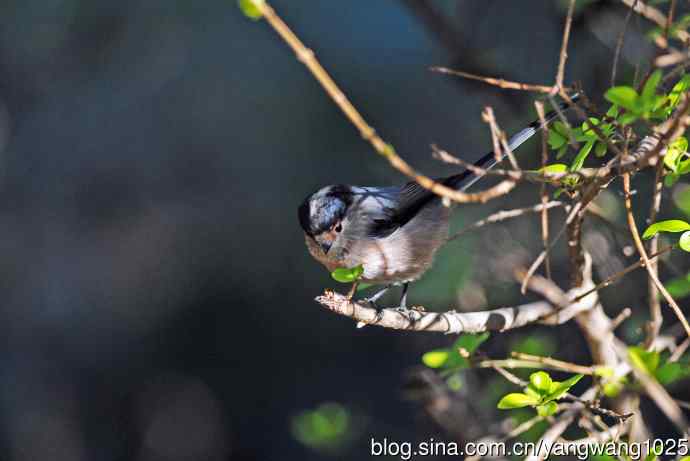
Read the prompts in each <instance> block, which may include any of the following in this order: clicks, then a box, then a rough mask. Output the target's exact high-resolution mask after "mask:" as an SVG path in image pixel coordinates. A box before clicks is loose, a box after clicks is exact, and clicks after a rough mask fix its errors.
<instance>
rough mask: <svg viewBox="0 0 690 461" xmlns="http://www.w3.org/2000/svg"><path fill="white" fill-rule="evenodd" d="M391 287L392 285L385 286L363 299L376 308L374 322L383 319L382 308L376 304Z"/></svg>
mask: <svg viewBox="0 0 690 461" xmlns="http://www.w3.org/2000/svg"><path fill="white" fill-rule="evenodd" d="M390 287H391V285H386V286H385V287H383V288H382V289H380V290H379V291H377V292H376V293H374V295H373V296H371V297H369V298H364V299H363V301H365V302H367V303H369V304H370V305H371V307H373V308H374V309H376V317H375V318H374V321H373V322H372V323H377V322H378V321H379V320H381V309H380V308H379V306H378V305H377V304H376V301H378V300H379V299H380V298H381V296H383V295H385V294H386V292H387V291H388V290H389V289H390Z"/></svg>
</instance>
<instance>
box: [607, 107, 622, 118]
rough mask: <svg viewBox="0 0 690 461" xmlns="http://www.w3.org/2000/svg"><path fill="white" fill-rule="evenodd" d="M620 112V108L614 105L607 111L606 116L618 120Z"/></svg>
mask: <svg viewBox="0 0 690 461" xmlns="http://www.w3.org/2000/svg"><path fill="white" fill-rule="evenodd" d="M618 112H619V111H618V106H617V105H615V104H614V105H612V106H611V107H609V110H607V111H606V115H607V116H608V117H611V118H618Z"/></svg>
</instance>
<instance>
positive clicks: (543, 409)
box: [537, 402, 558, 418]
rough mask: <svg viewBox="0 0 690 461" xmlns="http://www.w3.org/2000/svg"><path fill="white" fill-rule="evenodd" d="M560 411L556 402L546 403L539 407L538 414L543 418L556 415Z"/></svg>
mask: <svg viewBox="0 0 690 461" xmlns="http://www.w3.org/2000/svg"><path fill="white" fill-rule="evenodd" d="M557 411H558V404H557V403H556V402H546V403H545V404H543V405H539V406H537V414H538V415H539V416H541V417H542V418H546V417H547V416H551V415H554V414H556V412H557Z"/></svg>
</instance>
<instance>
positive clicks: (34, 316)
mask: <svg viewBox="0 0 690 461" xmlns="http://www.w3.org/2000/svg"><path fill="white" fill-rule="evenodd" d="M273 5H274V7H275V8H276V10H277V11H278V13H279V14H281V15H282V16H283V18H284V19H285V20H286V22H287V23H288V24H289V25H290V26H291V27H292V28H293V29H294V30H295V31H296V32H297V34H298V35H299V36H300V37H301V38H302V39H303V40H304V41H305V43H306V44H307V45H308V46H310V47H311V48H313V49H314V50H315V52H316V53H317V56H318V57H319V58H320V59H321V61H322V63H323V64H324V66H325V67H326V68H327V69H328V70H329V71H330V72H331V73H332V75H333V77H334V78H335V79H336V81H338V82H339V83H340V84H341V85H342V88H343V90H344V91H345V92H346V93H347V94H348V95H349V97H350V98H351V100H352V101H353V102H354V104H355V105H356V106H357V107H358V108H359V109H360V110H361V111H362V113H363V115H364V116H365V118H366V119H367V120H368V121H369V122H370V123H371V124H372V125H373V126H374V127H376V129H377V131H378V132H379V133H380V134H381V135H382V136H383V137H384V139H386V140H387V141H389V142H391V143H392V144H393V145H394V146H395V147H396V149H397V151H398V152H399V153H400V154H401V155H402V156H403V157H404V158H405V159H407V160H408V161H409V162H411V163H412V164H413V165H414V166H416V167H418V168H420V169H421V170H422V171H424V172H426V173H428V174H432V175H433V174H444V173H448V172H450V171H453V168H452V167H450V166H448V165H443V164H441V163H439V162H438V161H436V160H434V159H432V157H431V155H430V148H429V145H430V143H437V144H439V145H440V146H441V147H443V148H445V149H448V150H449V151H450V152H453V153H455V154H457V155H459V156H461V157H463V158H465V159H467V160H474V159H476V158H478V156H479V155H481V154H483V153H484V152H485V151H487V150H488V149H489V147H490V135H489V130H488V128H487V127H486V125H485V124H484V123H483V122H482V121H481V117H480V114H481V110H482V108H483V107H484V106H487V105H490V106H492V107H493V108H494V110H495V112H496V114H497V118H498V121H499V123H500V124H501V126H502V128H504V129H506V130H507V131H508V132H512V131H515V130H517V129H519V128H521V127H522V126H523V125H525V124H526V123H528V122H530V121H531V120H532V119H533V118H534V117H535V111H534V109H533V104H532V103H533V100H534V98H533V96H531V95H529V94H526V93H523V92H516V91H508V90H499V89H497V88H494V87H490V86H486V85H483V84H479V83H476V82H472V81H467V80H460V79H456V78H453V77H448V76H443V75H439V74H434V73H431V72H430V71H429V70H428V68H429V67H430V66H434V65H446V66H450V67H453V68H457V69H460V70H464V71H468V72H474V73H479V74H483V75H491V76H500V77H503V78H506V79H510V80H518V81H525V82H532V83H544V84H550V83H551V82H552V81H553V78H554V75H555V70H556V66H557V60H558V52H559V48H560V43H561V34H562V27H563V23H564V18H565V11H566V7H567V2H566V1H553V0H544V1H530V2H516V1H512V2H509V1H497V0H485V1H482V2H478V1H471V0H462V1H450V0H447V1H424V0H407V1H393V0H378V1H375V2H372V1H366V0H356V1H348V2H321V1H301V2H289V1H287V0H275V1H274V2H273ZM625 15H626V10H625V9H624V8H622V7H621V6H620V5H619V4H618V3H617V2H613V1H611V2H606V1H584V2H583V1H580V2H578V4H577V10H576V14H575V19H574V23H573V32H572V36H571V46H570V49H569V60H568V65H567V74H566V75H567V80H568V81H570V82H572V81H580V82H581V83H582V85H583V87H584V88H585V89H586V90H587V91H588V93H589V94H590V95H594V96H595V99H596V96H597V95H601V93H602V91H603V90H605V89H606V88H608V86H610V73H611V64H612V59H613V53H614V48H615V43H616V40H617V37H618V34H619V33H620V31H621V29H622V27H623V21H624V19H625ZM0 18H1V19H0V172H1V176H0V177H1V180H2V183H1V184H2V186H1V189H0V217H1V221H0V248H1V250H2V251H1V254H2V257H1V258H0V265H1V266H0V269H1V275H2V276H1V277H0V286H1V287H2V293H3V302H2V304H1V306H2V307H1V308H0V337H1V338H2V340H1V341H0V459H3V460H36V459H51V460H73V461H79V460H96V459H97V460H225V459H233V460H234V459H238V460H239V459H321V458H323V457H335V458H338V459H353V460H354V459H361V458H363V457H366V456H367V454H368V441H369V439H370V438H371V437H376V438H378V439H383V438H384V437H387V438H388V439H389V440H390V439H394V440H420V439H421V440H425V439H428V438H430V437H436V438H438V439H443V438H444V437H448V435H447V432H444V430H443V428H441V427H439V425H437V424H436V422H435V421H433V418H429V416H428V414H426V412H425V411H424V409H423V407H424V405H420V404H419V403H418V402H415V401H414V400H410V399H409V398H406V395H407V394H406V393H405V392H404V391H403V389H404V387H405V386H404V383H405V382H406V379H408V378H406V376H408V377H409V374H410V373H414V370H415V367H418V366H419V365H420V356H421V354H422V353H423V352H425V351H427V350H429V349H432V348H434V347H442V346H447V345H448V344H450V343H451V341H452V340H453V338H447V337H443V336H441V335H431V334H428V335H422V334H406V333H398V332H393V331H388V330H383V329H379V328H375V327H367V328H364V329H355V328H354V324H353V322H352V321H350V320H349V319H345V318H342V317H338V316H335V315H333V314H331V313H329V312H327V311H326V310H324V309H322V308H320V307H319V306H318V305H317V304H316V303H315V302H314V301H313V298H314V297H315V296H316V295H318V294H319V293H320V292H321V291H322V290H323V289H324V288H325V287H334V286H335V285H336V282H334V281H333V280H332V279H331V278H330V276H329V274H328V273H327V272H326V271H325V270H324V269H323V268H322V267H321V266H319V265H318V264H317V263H316V262H315V261H313V260H312V259H311V258H310V257H309V256H308V254H307V252H306V249H305V247H304V243H303V237H302V233H301V230H300V228H299V226H298V223H297V219H296V208H297V205H298V204H299V203H300V201H301V200H302V199H303V198H304V197H305V196H306V195H307V194H309V193H311V192H312V191H313V190H315V189H316V188H318V187H320V186H322V185H326V184H329V183H339V182H342V183H352V184H380V185H384V184H394V183H401V182H404V181H405V178H403V177H402V176H401V175H400V174H399V173H397V172H396V171H394V170H392V169H391V168H390V167H389V166H388V164H387V163H386V162H385V161H384V160H382V159H381V158H380V157H378V156H377V155H375V154H374V153H373V151H372V149H371V148H370V146H369V145H368V144H367V143H366V142H364V141H363V140H362V139H361V138H360V137H359V136H358V134H357V132H356V131H355V130H354V129H353V127H352V126H351V125H350V124H349V123H348V122H347V121H346V119H345V118H344V117H343V116H342V114H341V113H340V112H339V110H338V109H337V108H336V107H335V106H334V105H333V104H332V102H331V101H330V100H329V99H328V98H327V97H326V96H325V95H324V93H323V91H322V90H321V89H320V88H319V87H318V86H317V84H316V83H315V82H314V80H313V79H312V77H311V76H310V75H309V74H308V72H307V71H306V69H305V68H304V67H303V66H302V65H301V64H300V63H298V61H297V60H296V59H295V58H294V56H293V54H292V53H291V52H290V51H289V50H288V49H287V47H286V46H285V45H284V44H283V43H282V42H281V41H280V40H279V39H278V38H277V36H276V35H275V33H274V32H273V31H272V30H271V29H270V28H269V27H268V26H267V24H265V23H254V22H252V21H250V20H249V19H247V18H246V17H244V16H243V15H242V13H241V12H240V10H239V9H238V8H237V4H236V2H235V1H234V0H227V1H215V0H208V1H205V2H192V1H180V0H175V1H171V0H166V1H163V0H123V1H119V2H110V1H85V0H43V1H39V0H4V1H3V2H2V3H1V4H0ZM650 28H651V27H650V26H649V25H648V24H646V23H643V22H642V21H641V20H639V19H638V18H637V17H632V19H631V21H630V25H629V32H628V35H627V37H626V41H625V46H624V47H623V52H622V55H621V61H620V68H619V72H618V75H619V81H628V82H631V81H632V79H633V75H634V70H635V66H636V65H637V64H638V62H641V63H642V64H643V65H646V63H647V62H648V60H649V58H650V56H652V53H653V49H652V47H651V46H650V45H649V42H648V41H647V40H646V39H645V37H644V34H645V33H646V32H647V31H648V30H649V29H650ZM643 70H644V66H643ZM537 146H538V144H537V142H532V143H531V144H529V145H527V146H525V148H523V149H521V150H520V152H519V158H520V160H521V161H522V165H524V166H535V165H537V164H538V159H539V155H540V154H539V149H538V147H537ZM615 194H616V192H615V190H612V191H611V192H607V193H606V194H605V195H604V197H603V202H605V203H603V205H602V206H603V207H604V209H606V210H607V213H609V214H610V216H611V217H612V219H614V220H615V219H618V220H620V218H621V215H620V209H619V208H617V207H619V205H618V204H617V197H616V195H615ZM607 197H608V200H607ZM537 201H538V189H537V188H534V187H527V186H523V187H520V188H519V189H518V191H517V192H516V194H514V195H512V196H511V197H510V199H508V200H502V201H497V202H492V203H490V204H488V205H484V206H466V207H464V208H463V210H462V211H461V212H460V213H457V214H456V221H455V222H454V226H455V227H456V228H459V227H462V226H463V225H464V224H468V223H471V222H472V220H475V219H478V218H480V217H482V216H485V215H488V214H489V213H490V212H492V211H495V210H498V209H501V208H509V207H515V206H520V205H529V204H532V203H536V202H537ZM647 206H648V205H647V204H646V203H645V204H644V209H646V207H647ZM668 209H669V213H677V211H676V210H675V209H674V208H673V205H670V204H669V205H668ZM558 213H559V212H558V211H555V212H554V216H557V215H558ZM595 224H596V223H593V224H591V225H589V227H588V234H587V241H588V245H590V246H593V247H594V248H595V250H596V254H597V255H599V258H598V260H597V261H596V262H597V270H598V271H599V272H598V276H599V277H600V276H602V274H604V275H606V274H608V273H611V272H613V271H615V270H618V269H620V268H621V267H623V266H624V265H625V264H627V263H629V262H630V261H631V260H630V259H626V257H625V255H624V254H623V252H622V251H621V249H622V247H623V246H624V245H627V244H628V243H627V242H625V241H622V242H620V241H618V240H617V238H616V235H615V232H613V231H611V230H610V229H608V228H600V226H597V225H595ZM540 245H541V240H540V237H539V225H538V219H537V218H536V217H530V218H523V219H521V220H519V221H514V222H510V223H505V224H501V225H497V226H494V227H487V228H484V229H482V231H481V232H478V233H475V234H468V235H467V236H465V237H463V239H462V240H461V241H459V242H457V243H453V244H451V245H449V246H448V247H447V248H445V249H444V250H443V251H442V254H441V255H440V257H439V260H438V262H437V264H436V265H435V267H434V269H433V270H432V271H430V272H429V273H428V275H427V276H426V277H425V279H424V280H422V281H421V282H419V283H418V284H417V285H415V286H413V288H412V291H411V295H410V296H411V298H410V301H411V302H412V303H413V304H424V305H425V306H427V307H430V308H436V309H445V308H449V307H453V308H458V309H477V308H485V307H487V306H491V307H495V306H499V305H502V304H508V303H515V302H521V300H522V301H524V299H525V298H524V297H521V296H520V295H519V291H518V287H517V286H516V285H515V283H514V281H513V280H512V273H511V271H512V268H513V267H515V266H516V265H517V264H529V262H531V258H533V257H535V256H536V254H537V253H538V251H539V248H540ZM562 253H563V252H562V248H560V249H559V251H558V252H556V254H555V255H554V260H553V267H554V273H555V274H556V279H557V280H558V281H560V282H562V283H565V281H566V280H567V275H568V274H567V272H565V266H564V265H563V264H562V262H563V254H562ZM635 277H637V278H635ZM631 280H637V281H639V282H642V281H643V280H644V278H643V277H642V276H641V275H640V274H637V275H635V276H633V277H632V279H631ZM626 283H632V282H626ZM644 286H645V284H644V283H637V285H636V286H635V287H636V288H632V289H626V290H624V291H621V290H618V292H617V293H611V292H607V293H604V299H605V300H607V302H608V303H607V309H608V310H609V311H610V313H611V315H615V314H616V313H618V312H619V311H620V310H621V309H623V308H624V307H627V306H633V307H634V306H638V307H639V306H640V305H641V303H643V302H644V299H645V296H646V293H645V291H644ZM337 288H341V289H343V290H344V289H345V287H342V286H340V287H337ZM638 289H639V291H636V290H638ZM393 301H394V298H391V302H393ZM636 312H638V313H639V314H640V316H639V319H638V320H635V318H633V319H632V320H629V321H628V322H627V323H626V327H625V328H627V329H628V330H629V331H630V335H632V336H633V337H634V335H639V325H640V324H641V322H642V321H644V319H645V317H644V316H645V315H646V310H645V309H644V308H639V309H637V310H636ZM636 322H637V323H636ZM508 347H522V348H524V349H525V350H530V351H537V352H541V353H546V354H555V355H557V356H558V357H560V358H563V359H566V360H575V361H578V362H580V363H587V362H588V360H589V357H588V353H587V350H586V346H585V344H584V342H583V340H582V339H581V338H580V335H579V332H578V330H577V328H576V327H575V326H574V325H572V324H570V325H566V326H562V327H559V328H557V329H544V328H540V327H531V328H526V329H523V330H518V331H515V332H511V333H509V334H506V335H500V336H495V337H493V338H491V339H490V340H489V342H488V343H487V344H486V350H487V351H489V353H493V354H495V355H496V356H499V357H500V356H505V353H506V351H507V350H508ZM501 354H502V355H501ZM411 370H412V371H411ZM461 379H462V380H464V381H463V383H462V386H461V391H460V394H462V392H464V393H465V394H463V395H464V397H463V398H464V399H466V401H469V402H471V404H472V405H474V406H476V408H475V410H476V409H479V410H478V411H477V413H481V414H484V415H485V418H486V419H485V420H472V419H464V420H462V421H456V424H457V423H462V424H460V425H461V426H463V427H464V428H465V429H467V430H469V431H470V435H473V436H482V435H486V434H487V433H489V432H490V431H491V430H492V428H494V429H495V426H492V425H491V424H493V423H491V421H500V418H499V414H498V411H497V410H495V409H494V408H495V403H496V401H497V399H498V397H499V396H500V393H501V392H503V391H505V390H506V389H510V386H507V385H506V384H505V383H502V382H501V381H500V379H499V380H498V381H497V380H496V378H495V376H494V375H492V374H491V373H467V374H466V375H465V376H464V377H462V378H461ZM473 390H474V391H476V392H474V393H473ZM408 397H409V396H408ZM500 417H502V418H505V417H506V414H505V413H504V414H502V415H500ZM659 424H661V426H660V427H661V428H662V430H663V428H664V427H665V426H663V424H665V423H663V422H660V423H659Z"/></svg>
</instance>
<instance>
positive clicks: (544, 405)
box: [498, 371, 582, 417]
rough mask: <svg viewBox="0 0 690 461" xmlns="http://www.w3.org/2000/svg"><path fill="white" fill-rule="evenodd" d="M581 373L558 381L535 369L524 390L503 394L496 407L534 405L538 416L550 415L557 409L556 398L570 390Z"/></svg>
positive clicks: (504, 408) (511, 407)
mask: <svg viewBox="0 0 690 461" xmlns="http://www.w3.org/2000/svg"><path fill="white" fill-rule="evenodd" d="M580 379H582V375H575V376H572V377H571V378H568V379H566V380H565V381H562V382H559V381H554V380H552V379H551V376H550V375H549V374H548V373H547V372H545V371H537V372H535V373H532V374H531V375H530V377H529V384H528V385H527V387H526V388H525V389H524V392H513V393H510V394H507V395H505V396H503V398H502V399H501V400H500V401H499V402H498V408H499V409H501V410H509V409H513V408H522V407H528V406H529V407H534V408H535V409H536V410H537V414H538V415H539V416H543V417H545V416H551V415H553V414H554V413H556V412H557V411H558V404H557V403H556V401H557V400H559V399H560V398H562V397H563V396H564V395H565V394H566V392H568V391H569V390H570V388H571V387H573V386H574V385H575V384H577V382H578V381H580Z"/></svg>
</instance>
